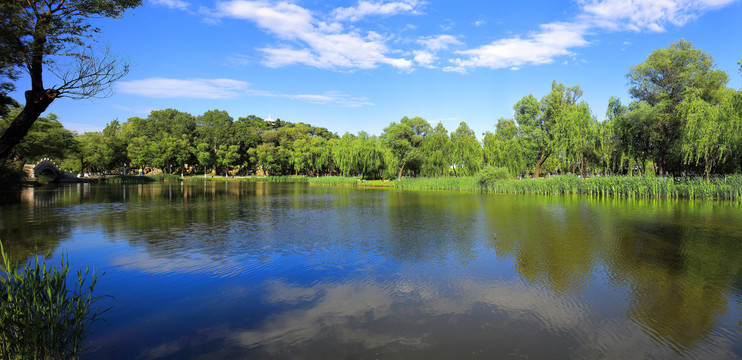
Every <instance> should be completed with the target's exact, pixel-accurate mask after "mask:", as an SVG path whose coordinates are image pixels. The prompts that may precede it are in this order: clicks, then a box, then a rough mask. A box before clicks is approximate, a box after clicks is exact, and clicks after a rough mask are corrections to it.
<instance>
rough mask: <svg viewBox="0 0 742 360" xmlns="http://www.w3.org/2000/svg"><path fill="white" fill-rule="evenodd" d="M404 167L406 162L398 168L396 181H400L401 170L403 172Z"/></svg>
mask: <svg viewBox="0 0 742 360" xmlns="http://www.w3.org/2000/svg"><path fill="white" fill-rule="evenodd" d="M405 165H407V162H406V161H403V162H402V166H400V167H399V173H398V174H397V181H399V180H402V170H404V166H405Z"/></svg>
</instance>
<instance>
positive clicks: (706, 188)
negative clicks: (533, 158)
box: [481, 175, 742, 200]
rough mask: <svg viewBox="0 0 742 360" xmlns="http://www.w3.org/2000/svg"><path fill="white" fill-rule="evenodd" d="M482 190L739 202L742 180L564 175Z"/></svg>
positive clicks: (736, 177) (490, 185)
mask: <svg viewBox="0 0 742 360" xmlns="http://www.w3.org/2000/svg"><path fill="white" fill-rule="evenodd" d="M481 190H482V191H485V192H493V193H502V194H538V195H567V194H581V195H591V196H606V197H609V196H610V197H622V198H684V199H718V200H740V199H742V176H741V175H734V176H727V177H718V178H715V179H711V181H709V182H708V183H707V182H706V179H705V178H677V179H675V178H672V177H654V176H636V177H627V176H602V177H591V178H587V179H581V178H579V177H577V176H572V175H565V176H558V177H552V178H548V179H523V180H496V181H492V182H488V183H486V184H484V185H483V186H482V188H481Z"/></svg>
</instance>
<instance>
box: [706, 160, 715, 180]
mask: <svg viewBox="0 0 742 360" xmlns="http://www.w3.org/2000/svg"><path fill="white" fill-rule="evenodd" d="M713 166H714V161H713V160H711V161H709V160H708V155H706V184H707V185H708V183H709V178H710V177H711V167H713Z"/></svg>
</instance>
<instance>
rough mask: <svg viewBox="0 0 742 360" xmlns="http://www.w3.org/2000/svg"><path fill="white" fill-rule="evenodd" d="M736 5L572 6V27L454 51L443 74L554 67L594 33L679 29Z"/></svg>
mask: <svg viewBox="0 0 742 360" xmlns="http://www.w3.org/2000/svg"><path fill="white" fill-rule="evenodd" d="M736 1H737V0H631V1H626V0H577V3H578V5H579V6H580V9H581V12H580V13H579V14H577V15H576V16H575V18H576V19H577V20H576V21H574V22H554V23H549V24H544V25H541V26H540V31H538V32H535V33H533V34H530V35H528V36H525V37H523V36H515V37H512V38H505V39H500V40H496V41H493V42H492V43H490V44H487V45H484V46H480V47H477V48H473V49H469V50H463V51H458V52H457V53H458V54H459V55H463V56H464V57H461V58H454V59H451V60H450V61H451V64H452V65H451V66H448V67H445V68H443V70H444V71H457V72H466V70H467V69H469V68H474V67H488V68H491V69H501V68H510V69H513V70H517V69H520V68H521V67H522V66H525V65H540V64H548V63H552V62H554V59H555V58H557V57H560V56H565V55H574V53H573V49H575V48H579V47H583V46H587V45H588V44H589V42H588V41H587V40H586V39H585V37H586V36H587V35H588V33H590V32H595V31H597V30H603V31H605V30H608V31H649V32H662V31H664V30H665V26H667V25H668V24H672V25H675V26H682V25H685V24H686V23H688V22H689V21H691V20H693V19H695V18H697V17H699V16H701V15H703V14H704V13H705V12H707V11H709V10H713V9H717V8H721V7H724V6H727V5H729V4H731V3H733V2H736Z"/></svg>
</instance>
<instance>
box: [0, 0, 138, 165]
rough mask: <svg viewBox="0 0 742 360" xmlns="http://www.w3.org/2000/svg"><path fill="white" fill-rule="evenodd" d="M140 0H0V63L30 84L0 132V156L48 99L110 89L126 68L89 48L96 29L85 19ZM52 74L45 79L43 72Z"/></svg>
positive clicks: (106, 92)
mask: <svg viewBox="0 0 742 360" xmlns="http://www.w3.org/2000/svg"><path fill="white" fill-rule="evenodd" d="M139 4H141V0H3V1H2V3H0V69H3V70H2V71H3V74H6V75H9V76H6V77H9V78H10V79H13V77H14V76H15V75H16V74H17V73H18V72H19V71H23V72H25V73H26V74H27V75H28V79H29V80H30V83H29V84H27V85H30V89H29V90H27V91H26V92H25V105H24V107H23V111H21V112H20V113H19V114H18V115H17V116H16V117H15V118H14V119H13V121H12V122H11V124H10V126H9V127H8V129H7V130H6V131H5V133H4V134H3V135H2V137H1V138H0V159H5V158H8V156H9V155H10V154H11V151H12V150H13V147H14V146H15V145H16V144H18V143H19V142H20V141H21V140H22V139H23V137H24V136H26V134H27V133H28V131H29V129H30V128H31V126H32V125H33V124H34V122H35V121H36V119H38V118H39V116H41V114H42V113H43V112H44V111H46V109H47V108H48V107H49V105H51V103H52V102H54V100H56V99H58V98H62V97H67V98H72V99H87V98H92V97H102V96H107V95H109V94H110V90H111V84H112V83H113V82H114V81H116V80H118V79H120V78H121V77H122V76H124V75H125V74H127V73H128V70H129V67H128V64H127V63H126V62H125V61H122V60H121V59H119V58H116V57H115V56H113V55H112V54H111V53H110V51H109V50H108V49H107V48H106V49H103V50H95V49H94V47H93V46H91V42H94V40H93V36H94V35H95V34H96V33H98V32H99V31H100V29H99V28H97V27H95V26H93V25H92V24H91V23H90V19H93V18H100V17H110V18H118V17H120V16H121V15H122V14H123V13H124V11H125V10H127V9H130V8H134V7H136V6H138V5H139ZM50 74H51V75H52V76H53V78H55V79H54V80H52V81H45V79H46V80H48V77H47V75H50Z"/></svg>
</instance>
